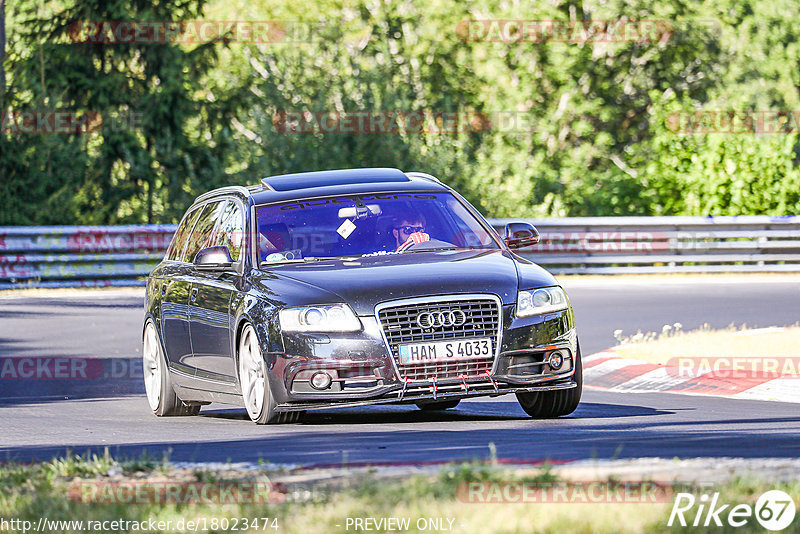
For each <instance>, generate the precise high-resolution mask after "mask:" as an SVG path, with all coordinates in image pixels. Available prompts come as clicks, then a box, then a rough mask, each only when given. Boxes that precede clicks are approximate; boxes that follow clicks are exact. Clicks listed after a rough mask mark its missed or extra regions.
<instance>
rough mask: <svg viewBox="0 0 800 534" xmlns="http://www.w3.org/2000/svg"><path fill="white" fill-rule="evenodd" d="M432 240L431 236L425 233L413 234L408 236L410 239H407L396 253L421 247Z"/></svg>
mask: <svg viewBox="0 0 800 534" xmlns="http://www.w3.org/2000/svg"><path fill="white" fill-rule="evenodd" d="M430 240H431V236H429V235H428V234H426V233H425V232H414V233H413V234H409V235H408V239H406V242H405V243H403V244H402V245H400V246H399V247H397V249H396V250H395V252H403V251H404V250H408V249H409V248H411V247H413V246H414V245H419V244H420V243H424V242H425V241H430Z"/></svg>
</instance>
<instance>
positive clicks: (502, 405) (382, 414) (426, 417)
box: [200, 400, 675, 425]
mask: <svg viewBox="0 0 800 534" xmlns="http://www.w3.org/2000/svg"><path fill="white" fill-rule="evenodd" d="M673 413H675V412H674V411H672V410H659V409H656V408H649V407H646V406H633V405H631V406H624V405H619V404H606V403H581V404H580V405H579V406H578V409H577V410H576V411H575V412H574V413H573V414H571V415H569V416H566V417H562V418H560V419H559V420H573V419H595V418H597V419H599V418H620V417H645V416H656V415H671V414H673ZM200 416H201V417H208V418H214V419H231V420H244V421H246V420H248V419H249V418H248V416H247V413H246V412H245V411H244V409H241V408H239V409H237V408H228V409H225V408H223V409H217V408H204V409H203V410H202V411H201V412H200ZM526 420H531V418H530V417H529V416H528V415H527V414H526V413H525V412H524V411H523V410H522V408H521V407H520V406H519V404H518V403H517V402H514V401H510V402H509V401H496V400H495V401H491V402H480V401H475V400H472V401H469V402H467V403H462V404H460V405H459V406H458V407H456V408H452V409H450V410H442V411H424V410H420V409H418V408H416V407H415V406H414V405H398V406H367V407H356V408H336V409H325V410H312V411H309V412H307V413H306V414H305V416H304V417H303V420H302V421H301V422H300V423H299V424H301V425H341V424H347V425H374V424H381V423H387V424H388V423H431V422H467V421H526Z"/></svg>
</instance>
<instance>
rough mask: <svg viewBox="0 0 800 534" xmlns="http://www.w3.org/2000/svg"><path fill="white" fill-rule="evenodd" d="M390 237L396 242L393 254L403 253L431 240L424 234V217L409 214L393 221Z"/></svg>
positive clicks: (418, 214)
mask: <svg viewBox="0 0 800 534" xmlns="http://www.w3.org/2000/svg"><path fill="white" fill-rule="evenodd" d="M392 235H394V238H395V241H396V242H397V248H396V249H395V252H403V251H404V250H408V249H409V248H411V247H413V246H414V245H418V244H420V243H424V242H426V241H430V240H431V236H429V235H428V234H426V233H425V217H423V216H422V214H421V213H409V214H406V215H404V216H403V217H398V218H397V219H395V225H394V229H392Z"/></svg>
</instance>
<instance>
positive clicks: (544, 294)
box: [516, 286, 569, 317]
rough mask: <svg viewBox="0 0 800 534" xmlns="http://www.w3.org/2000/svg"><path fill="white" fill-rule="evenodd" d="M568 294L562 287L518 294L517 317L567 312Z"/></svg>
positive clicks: (531, 290)
mask: <svg viewBox="0 0 800 534" xmlns="http://www.w3.org/2000/svg"><path fill="white" fill-rule="evenodd" d="M568 306H569V304H568V302H567V294H566V293H564V290H563V289H561V288H560V287H558V286H556V287H542V288H539V289H530V290H528V291H520V292H519V293H518V294H517V311H516V316H517V317H530V316H531V315H541V314H543V313H549V312H554V311H558V310H566V309H567V307H568Z"/></svg>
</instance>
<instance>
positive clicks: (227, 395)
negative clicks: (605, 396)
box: [143, 169, 582, 424]
mask: <svg viewBox="0 0 800 534" xmlns="http://www.w3.org/2000/svg"><path fill="white" fill-rule="evenodd" d="M538 239H539V234H538V233H537V231H536V229H535V228H533V227H532V226H531V225H529V224H526V223H511V224H508V225H507V226H506V228H505V235H504V237H502V238H501V237H500V236H499V235H498V234H497V233H496V232H495V231H494V229H493V228H492V227H491V226H490V225H489V223H488V222H487V221H486V220H485V219H484V218H483V217H482V216H481V214H480V213H479V212H478V211H477V210H476V209H475V208H474V207H472V206H471V205H470V204H469V203H468V202H467V201H466V200H465V199H464V198H462V197H461V196H460V195H459V194H458V193H456V192H455V191H454V190H453V189H451V188H450V187H448V186H446V185H444V184H443V183H441V182H440V181H439V180H438V179H436V178H434V177H433V176H430V175H428V174H424V173H415V172H405V173H404V172H401V171H399V170H397V169H352V170H334V171H320V172H309V173H301V174H288V175H282V176H273V177H269V178H265V179H264V180H263V181H262V183H261V184H260V185H257V186H253V187H238V186H237V187H224V188H221V189H217V190H214V191H211V192H208V193H205V194H203V195H201V196H199V197H198V198H197V199H196V200H195V202H194V204H193V205H192V206H191V207H190V208H189V210H188V211H187V212H186V215H185V216H184V217H183V220H182V221H181V223H180V225H179V226H178V230H177V232H176V233H175V236H174V238H173V240H172V243H171V244H170V246H169V248H168V250H167V253H166V255H165V257H164V260H163V261H162V262H161V263H160V264H159V265H158V266H157V267H156V268H155V269H154V270H153V272H152V273H151V274H150V277H149V279H148V281H147V295H146V303H145V319H144V332H143V341H144V344H143V360H144V377H145V378H144V381H145V389H146V392H147V399H148V401H149V403H150V407H151V408H152V410H153V412H154V413H155V414H156V415H159V416H166V415H194V414H197V413H198V412H199V410H200V407H201V406H202V405H206V404H209V403H211V402H220V403H227V404H234V405H239V406H244V407H245V408H246V409H247V413H248V415H249V416H250V418H251V419H252V420H253V421H254V422H256V423H259V424H264V423H274V422H292V421H296V420H298V419H299V418H300V416H301V415H302V414H303V413H304V412H305V411H307V410H313V409H321V408H331V407H341V406H361V405H368V404H387V403H392V404H416V405H417V406H418V407H419V408H421V409H423V410H444V409H448V408H453V407H455V406H456V405H457V404H458V403H459V401H461V400H462V399H466V398H470V397H480V396H498V395H504V394H507V393H514V394H516V396H517V399H518V400H519V403H520V404H521V405H522V408H523V409H524V410H525V412H527V413H528V414H529V415H531V416H532V417H538V418H549V417H558V416H563V415H567V414H570V413H572V412H573V411H574V410H575V408H576V407H577V406H578V403H579V401H580V397H581V389H582V370H581V354H580V347H579V344H578V338H577V333H576V329H575V322H574V317H573V312H572V307H571V306H570V303H569V299H568V298H567V295H566V293H565V292H564V290H563V289H562V288H561V287H560V286H559V285H558V283H557V282H556V280H555V278H553V276H552V275H550V274H549V273H548V272H547V271H545V270H544V269H542V268H541V267H539V266H538V265H536V264H535V263H532V262H530V261H528V260H526V259H524V258H521V257H520V256H518V255H517V254H515V252H514V250H516V249H519V248H522V247H526V246H531V245H533V244H535V243H537V242H538Z"/></svg>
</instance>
